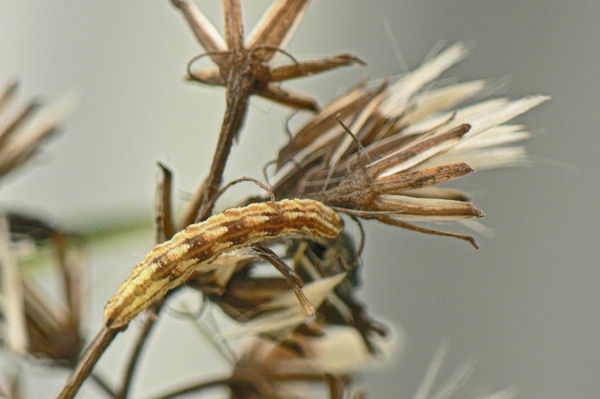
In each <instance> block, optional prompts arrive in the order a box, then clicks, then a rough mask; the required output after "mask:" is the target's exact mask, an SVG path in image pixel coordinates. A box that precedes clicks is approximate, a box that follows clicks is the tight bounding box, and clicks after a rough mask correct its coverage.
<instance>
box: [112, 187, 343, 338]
mask: <svg viewBox="0 0 600 399" xmlns="http://www.w3.org/2000/svg"><path fill="white" fill-rule="evenodd" d="M343 228H344V223H343V221H342V219H341V218H340V216H339V215H338V214H337V213H336V212H335V211H333V210H332V209H331V208H329V207H327V206H325V205H323V204H322V203H321V202H319V201H315V200H308V199H291V200H282V201H277V202H264V203H256V204H251V205H248V206H245V207H243V208H232V209H228V210H226V211H225V212H223V213H221V214H218V215H214V216H212V217H210V218H208V219H207V220H205V221H204V222H201V223H197V224H192V225H189V226H188V227H186V228H185V229H184V230H182V231H180V232H179V233H177V234H175V235H174V236H173V238H171V240H169V241H165V242H163V243H162V244H159V245H157V246H155V247H154V248H153V249H152V250H151V251H150V252H149V253H148V255H146V258H145V259H144V260H143V261H142V262H141V263H139V264H138V265H137V266H136V267H135V268H134V269H133V271H132V272H131V275H130V276H129V278H128V279H127V280H126V281H125V282H124V283H123V284H122V285H121V287H120V288H119V290H118V291H117V293H116V294H115V295H114V296H113V297H112V298H111V300H110V301H109V302H108V304H107V305H106V310H105V313H104V322H105V324H106V326H107V327H110V328H119V327H123V326H125V325H127V324H128V323H129V322H130V321H131V320H132V319H133V318H134V317H135V316H136V315H137V314H138V313H140V312H141V311H143V310H144V309H146V308H148V307H149V306H150V305H151V304H152V303H154V302H156V301H158V300H159V299H161V298H163V297H164V296H165V294H166V293H167V292H168V291H169V290H171V289H173V288H175V287H177V286H179V285H181V284H183V283H185V281H186V280H187V279H188V278H189V277H190V276H191V274H192V273H193V272H194V270H195V269H196V268H197V267H198V266H201V265H203V264H206V263H210V262H212V261H213V260H215V259H216V258H217V257H218V256H219V255H221V254H222V253H224V252H226V251H230V250H233V249H236V248H241V247H246V246H248V245H251V244H254V243H257V242H260V241H263V240H267V239H272V238H277V237H282V236H290V235H301V236H309V237H315V238H335V237H337V236H338V235H339V234H340V233H341V232H342V230H343Z"/></svg>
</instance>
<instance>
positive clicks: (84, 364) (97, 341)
mask: <svg viewBox="0 0 600 399" xmlns="http://www.w3.org/2000/svg"><path fill="white" fill-rule="evenodd" d="M120 331H121V330H120V329H110V328H107V327H103V328H102V329H101V330H100V332H99V333H98V334H97V335H96V337H94V339H93V340H92V342H90V344H89V345H88V347H87V349H86V350H85V352H84V353H83V355H82V356H81V358H80V359H79V363H77V366H76V367H75V369H74V370H73V372H72V373H71V375H70V376H69V379H68V380H67V382H66V383H65V385H64V387H63V389H62V391H60V393H59V394H58V396H57V399H70V398H73V397H74V396H75V394H77V391H79V388H80V387H81V384H83V382H84V381H85V379H86V378H87V377H88V376H89V375H90V373H91V372H92V369H93V368H94V366H95V365H96V362H97V361H98V359H100V356H102V354H103V353H104V351H105V350H106V348H107V347H108V345H110V343H111V342H112V340H113V339H114V338H115V337H116V335H117V334H118V333H119V332H120Z"/></svg>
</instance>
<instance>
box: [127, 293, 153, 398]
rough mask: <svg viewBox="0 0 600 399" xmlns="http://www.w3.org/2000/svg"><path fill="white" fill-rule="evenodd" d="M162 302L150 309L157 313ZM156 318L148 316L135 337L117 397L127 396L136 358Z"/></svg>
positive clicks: (138, 356) (140, 352)
mask: <svg viewBox="0 0 600 399" xmlns="http://www.w3.org/2000/svg"><path fill="white" fill-rule="evenodd" d="M163 303H164V301H161V302H159V303H157V304H155V305H154V306H153V308H152V311H153V312H154V313H155V314H158V312H159V311H160V309H161V308H162V305H163ZM157 320H158V317H152V316H150V317H148V318H147V319H146V322H145V323H144V327H143V328H142V330H141V331H140V333H139V335H138V337H137V339H136V342H135V346H134V347H133V351H132V352H131V354H130V356H129V361H128V363H127V368H126V371H125V375H124V377H123V382H122V384H121V388H120V389H119V391H118V392H117V395H116V398H117V399H125V398H127V395H128V394H129V389H130V387H131V382H132V381H133V376H134V374H135V370H136V366H137V364H138V360H139V359H140V355H141V354H142V351H143V350H144V344H145V343H146V340H147V339H148V337H149V336H150V333H151V332H152V330H153V328H154V326H155V325H156V321H157Z"/></svg>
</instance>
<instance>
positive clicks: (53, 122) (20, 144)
mask: <svg viewBox="0 0 600 399" xmlns="http://www.w3.org/2000/svg"><path fill="white" fill-rule="evenodd" d="M17 88H18V84H17V82H16V81H14V82H10V83H8V84H7V85H5V87H4V88H0V178H2V177H3V176H4V175H6V174H7V173H8V172H10V171H11V170H13V169H15V168H18V167H19V166H21V165H23V164H24V163H25V162H27V161H28V160H29V159H30V158H31V157H32V156H33V155H34V154H35V153H36V152H37V151H38V149H39V147H40V145H41V144H42V143H43V142H44V141H45V140H46V138H48V137H49V136H50V135H52V133H54V132H55V131H56V129H57V127H58V125H59V123H61V121H62V120H63V119H64V117H65V116H66V115H67V114H68V113H69V112H70V110H71V109H72V108H73V106H74V103H75V100H74V98H73V96H65V97H64V98H62V99H61V100H59V101H57V102H56V103H54V104H52V105H50V106H46V107H41V106H40V103H39V101H37V100H35V99H34V100H31V101H29V102H28V103H26V104H25V105H23V106H20V107H17V106H16V105H15V97H16V92H17ZM10 108H17V109H14V110H11V109H10Z"/></svg>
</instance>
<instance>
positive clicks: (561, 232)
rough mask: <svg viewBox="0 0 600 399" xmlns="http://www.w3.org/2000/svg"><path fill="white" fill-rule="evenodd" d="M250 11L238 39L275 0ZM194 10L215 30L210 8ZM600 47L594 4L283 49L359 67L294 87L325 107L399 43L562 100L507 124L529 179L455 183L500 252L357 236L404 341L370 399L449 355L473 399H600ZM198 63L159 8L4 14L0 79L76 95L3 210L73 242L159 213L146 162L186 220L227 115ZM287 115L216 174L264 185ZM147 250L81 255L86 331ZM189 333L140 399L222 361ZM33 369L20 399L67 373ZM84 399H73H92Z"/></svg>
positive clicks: (413, 16)
mask: <svg viewBox="0 0 600 399" xmlns="http://www.w3.org/2000/svg"><path fill="white" fill-rule="evenodd" d="M243 3H244V6H245V9H244V11H245V17H246V18H245V20H246V24H247V28H248V30H249V29H250V27H251V26H252V25H253V24H254V22H255V21H256V19H257V18H258V16H260V14H261V13H262V11H263V10H264V8H265V7H266V6H267V5H268V4H269V2H268V1H257V0H247V1H245V2H243ZM198 4H199V6H200V7H201V8H202V10H204V11H205V12H206V14H207V15H208V16H209V17H210V18H211V20H212V21H214V22H215V24H218V26H219V27H220V26H221V11H220V2H217V1H198ZM386 25H387V26H388V27H389V29H386ZM599 34H600V2H597V1H583V0H580V1H576V2H565V1H558V0H553V1H534V0H530V1H482V0H462V1H458V0H452V1H423V0H404V1H395V0H388V1H373V2H367V1H361V0H344V1H342V0H329V1H315V2H314V4H313V5H312V6H311V7H310V8H309V10H308V13H307V15H306V17H305V19H304V22H303V23H302V25H301V26H300V28H299V30H298V32H297V33H296V35H295V37H294V39H293V40H292V42H291V44H290V46H289V47H288V50H289V51H291V52H292V53H293V54H294V55H295V56H296V57H298V58H300V59H303V58H309V57H312V56H319V55H331V54H334V53H339V52H352V53H354V54H357V55H359V56H360V57H362V58H363V59H364V60H365V61H367V62H368V64H369V66H368V67H367V68H359V67H355V68H351V69H345V70H341V71H339V72H333V73H329V74H326V75H321V76H318V77H315V78H311V79H307V80H304V81H298V82H294V84H293V85H290V86H291V87H294V88H296V89H300V90H304V91H306V92H308V93H313V94H314V95H315V96H316V97H317V98H319V99H320V100H321V102H323V103H325V102H327V101H328V100H330V99H332V98H333V97H334V96H335V95H337V94H340V93H341V92H343V91H344V90H345V89H346V88H348V87H350V86H352V85H353V84H354V83H355V82H356V81H357V80H359V79H361V78H364V77H367V76H368V77H370V78H379V77H383V76H387V75H396V74H401V73H403V72H405V70H406V69H405V66H404V65H403V62H401V61H400V60H399V58H398V56H397V55H396V52H395V47H396V46H397V47H398V48H399V49H400V50H401V53H402V55H403V57H404V59H405V60H406V63H407V64H408V66H409V67H410V68H413V67H415V66H416V65H418V63H419V62H420V61H421V60H422V58H423V57H424V56H425V55H426V54H427V52H428V51H429V50H430V49H431V48H432V47H433V46H434V45H436V43H438V42H439V41H440V40H442V41H444V42H446V43H448V44H450V43H453V42H455V41H456V40H464V41H467V42H468V43H470V44H473V45H474V51H473V53H472V54H471V56H470V57H468V58H467V59H466V60H465V61H463V62H462V63H461V64H459V65H458V66H456V67H454V68H453V69H452V70H451V71H450V72H449V73H447V74H445V75H444V77H456V78H457V79H458V80H470V79H475V78H490V79H493V80H494V81H496V82H505V81H508V82H509V83H508V84H507V85H506V86H504V87H502V89H501V90H500V92H499V95H510V96H511V97H518V96H521V95H526V94H533V93H547V94H550V95H552V97H553V99H552V101H551V102H549V103H546V104H544V105H542V106H541V107H539V108H538V109H535V110H533V111H532V112H529V113H528V114H526V115H524V116H522V117H520V118H519V119H518V120H517V121H519V122H521V123H525V124H526V125H527V126H529V127H530V129H531V130H532V131H533V132H534V135H535V136H534V138H533V139H532V140H531V141H530V142H529V143H528V144H527V146H528V149H529V151H530V153H531V154H532V158H533V160H534V163H535V166H534V167H532V168H524V169H523V168H521V169H507V170H501V171H492V172H481V173H477V174H475V175H473V176H470V177H468V178H465V179H463V181H461V182H459V185H460V187H462V188H464V189H466V190H467V191H468V192H471V193H473V196H474V201H475V203H476V204H477V205H478V206H479V207H480V208H482V209H483V210H485V211H486V213H487V215H488V216H487V218H486V219H485V220H484V222H485V224H486V225H487V226H489V227H491V228H493V230H494V231H495V237H494V238H492V239H490V238H486V237H478V241H479V243H480V245H481V249H480V250H479V251H475V250H473V249H472V248H470V247H469V246H468V245H466V244H465V243H463V242H460V241H458V240H453V239H444V238H435V237H429V236H423V235H421V234H418V233H413V232H408V231H400V230H396V229H392V228H389V227H384V226H381V225H379V224H375V223H369V224H367V227H368V237H367V240H368V241H367V250H366V253H365V256H364V259H365V267H364V289H363V291H362V294H363V296H364V298H366V299H367V300H368V302H369V303H370V309H371V310H372V311H373V312H374V313H376V314H378V315H380V316H382V317H383V318H385V319H387V320H390V321H392V322H393V323H394V324H396V325H398V326H401V327H402V329H403V331H404V334H405V347H404V351H403V354H402V356H401V357H400V359H399V360H398V361H397V362H396V363H395V364H394V366H393V367H388V368H384V369H379V370H375V371H373V372H369V373H367V374H366V376H365V378H364V379H363V380H362V381H361V383H362V385H363V386H364V387H365V389H366V390H367V391H368V392H369V393H371V397H374V398H376V397H380V398H387V397H389V398H391V397H402V398H409V397H411V396H412V395H413V394H414V392H415V390H416V388H417V386H418V383H419V382H420V380H421V378H422V376H423V374H424V372H425V370H426V367H427V365H428V363H429V360H430V358H431V356H432V355H433V353H434V352H435V351H436V349H437V348H438V346H439V345H440V344H441V343H443V342H444V343H447V344H448V345H449V347H450V351H449V355H448V357H447V359H446V361H445V367H444V371H443V375H445V376H448V375H449V373H451V372H452V371H453V370H455V369H457V368H458V367H460V366H461V365H462V364H464V363H465V362H468V361H475V362H476V366H475V373H474V375H473V377H472V379H471V383H470V385H469V388H468V389H472V391H478V390H479V389H480V387H482V386H485V387H488V388H490V389H500V388H503V387H506V386H509V385H515V386H517V387H518V388H519V390H520V393H521V394H520V397H522V398H533V399H538V398H539V399H541V398H595V397H599V396H600V378H599V377H598V376H599V374H600V332H599V331H600V268H599V267H598V266H599V263H600V262H599V261H598V258H599V256H598V255H599V250H598V248H599V246H598V237H599V236H600V234H599V233H600V227H599V226H600V217H599V213H600V212H599V210H600V207H599V205H600V201H599V200H598V195H599V194H600V192H599V189H598V187H599V184H598V183H599V182H600V181H599V178H598V168H599V166H600V164H599V162H598V152H599V150H600V138H599V137H600V134H599V132H598V125H599V122H600V117H599V114H600V113H599V112H598V104H599V103H600V87H599V86H600V84H599V82H600V79H599V78H600V76H599V71H600V68H599V65H600V41H599V40H598V36H599ZM394 41H395V43H394ZM200 52H202V50H201V48H200V47H199V46H198V45H197V44H196V42H195V40H194V39H193V37H192V34H191V33H190V32H189V30H188V28H187V26H186V25H185V24H184V23H183V20H182V18H181V16H180V15H179V13H178V12H176V11H175V10H174V9H173V8H172V7H171V6H170V4H169V2H168V1H166V0H161V1H156V0H155V1H148V0H127V1H114V0H111V1H93V2H92V1H77V2H74V1H66V0H55V1H33V0H21V1H16V0H0V82H5V81H7V80H8V79H9V78H10V77H15V76H16V77H19V78H20V79H21V80H22V82H23V83H24V93H25V94H27V95H34V94H41V95H43V97H44V98H47V99H54V98H56V97H58V96H59V95H60V94H61V93H63V92H65V91H75V92H77V93H79V94H80V95H81V102H80V105H79V107H78V108H77V109H76V110H75V111H74V112H73V114H72V115H71V117H70V118H69V119H68V121H67V123H65V125H64V129H63V134H61V135H60V136H59V137H58V138H57V139H56V140H54V141H53V142H52V143H51V144H50V145H49V146H48V148H47V149H46V151H44V153H43V154H42V156H41V157H39V158H37V160H36V161H35V162H34V165H33V166H32V167H31V166H30V167H29V168H27V169H26V170H24V171H22V172H20V173H17V174H15V175H13V176H11V178H10V180H9V181H8V182H3V183H5V184H4V187H2V193H1V199H0V200H1V204H2V206H8V207H11V208H15V207H17V208H20V209H23V210H29V211H35V212H37V213H41V214H43V215H46V216H49V217H50V218H51V219H52V220H54V221H56V222H58V223H60V224H62V225H63V226H66V227H68V228H72V229H77V228H85V227H86V226H88V225H89V224H90V223H93V222H94V221H98V220H102V221H106V220H119V219H120V218H123V219H125V218H127V217H128V216H130V215H132V214H133V215H148V216H150V215H151V211H152V198H153V187H154V181H155V175H156V167H155V164H156V161H157V160H160V161H163V162H166V163H167V164H168V165H169V166H170V167H171V168H172V169H173V171H174V173H175V179H176V181H175V182H176V187H177V198H178V200H179V202H178V203H179V204H180V205H181V204H182V203H183V201H184V200H185V198H186V197H187V195H188V193H189V192H190V191H192V190H193V189H194V187H195V185H196V184H197V183H198V182H199V181H200V180H201V177H202V176H203V175H204V174H205V173H206V172H207V170H208V167H209V164H210V157H211V156H212V152H213V147H214V144H215V141H216V133H217V132H218V128H219V125H220V120H221V115H222V111H223V102H224V101H223V99H224V96H223V91H222V90H220V89H214V88H205V87H198V86H192V85H188V84H185V83H184V82H183V81H182V76H183V73H184V66H185V63H186V62H187V60H188V59H189V58H191V57H192V56H194V55H196V54H198V53H200ZM506 78H508V79H506ZM286 115H288V111H287V110H284V109H282V108H281V107H278V106H273V105H271V104H270V103H267V102H265V101H262V100H260V99H253V100H252V104H251V110H250V113H249V117H248V119H247V121H246V127H245V129H244V131H243V135H242V138H241V140H240V141H239V143H238V145H237V146H236V147H235V148H234V151H233V155H232V157H231V158H230V163H229V165H228V167H227V171H226V177H227V178H234V177H237V176H240V175H253V176H257V177H258V176H260V167H261V166H262V164H263V163H264V161H265V160H267V159H270V158H272V157H273V155H274V154H275V151H276V148H278V146H279V145H281V144H283V143H284V142H285V140H286V138H285V134H284V133H283V128H282V126H283V122H282V121H283V119H284V118H285V116H286ZM246 188H248V186H246V187H245V188H244V189H246ZM242 190H243V189H242ZM239 192H240V191H238V195H239ZM231 195H236V194H235V192H234V193H233V194H231ZM229 198H232V197H229ZM226 202H227V201H226V200H225V201H224V203H226ZM151 243H152V233H151V231H148V232H147V233H143V234H141V235H139V236H137V237H135V238H134V239H133V240H129V241H127V242H126V243H124V244H123V245H121V246H117V245H115V246H114V248H113V249H112V250H107V249H106V248H104V249H102V250H92V254H91V268H92V275H91V284H90V286H91V289H92V292H93V295H92V303H91V305H90V317H89V319H90V323H89V324H90V331H93V330H95V329H96V328H97V327H98V326H99V325H100V322H101V320H100V319H101V316H100V315H101V311H102V307H103V305H104V303H105V301H106V298H108V297H109V296H110V295H111V293H112V292H113V291H114V289H115V287H116V286H117V285H118V284H119V283H120V281H121V280H122V279H123V278H124V277H125V276H126V275H127V274H128V271H129V269H130V267H131V266H132V265H134V264H135V263H137V261H138V260H139V259H140V258H141V257H142V256H143V255H144V253H145V251H146V250H147V249H148V248H149V247H150V246H151ZM133 329H134V328H130V330H133ZM190 330H191V329H190V328H189V326H187V324H185V323H184V322H182V321H178V320H174V319H173V318H165V320H164V321H161V323H160V325H159V328H158V329H157V330H156V331H155V335H154V337H153V339H152V342H151V345H149V348H148V351H147V353H146V359H145V361H144V366H143V367H142V368H141V369H140V374H139V378H138V379H137V380H136V384H135V389H136V393H137V394H136V395H135V396H136V397H140V396H144V394H148V393H150V392H156V391H157V389H158V387H159V386H160V385H157V382H160V381H165V380H167V381H169V385H170V386H176V385H177V383H178V382H180V381H185V380H188V381H189V380H191V379H193V378H199V377H200V376H203V375H206V376H208V375H211V370H213V369H214V366H213V365H212V364H213V363H212V362H211V360H210V359H212V358H215V355H214V353H213V352H212V351H211V350H207V349H206V346H204V345H203V344H199V345H192V346H190V345H189V344H185V345H184V344H182V342H184V341H183V338H184V337H189V338H190V341H191V342H193V343H195V342H197V341H198V340H197V338H196V336H195V335H194V333H193V332H192V331H190ZM132 335H133V333H132V332H131V331H128V333H127V334H125V338H123V339H121V340H117V341H118V342H117V343H116V344H115V346H114V347H113V348H111V349H110V350H109V351H108V353H107V354H106V357H105V358H104V359H103V360H102V362H101V364H100V366H99V367H100V369H101V370H102V371H103V372H105V373H106V374H108V375H117V374H118V373H119V371H120V370H119V366H118V365H119V364H120V362H119V360H120V359H121V356H122V355H121V354H120V351H123V350H126V348H127V338H131V336H132ZM173 337H177V338H176V340H175V342H174V341H173ZM180 359H183V360H180ZM7 362H9V363H10V360H6V359H5V360H4V361H3V363H4V364H5V365H6V363H7ZM220 369H224V365H223V364H220ZM29 372H30V373H29V379H28V380H27V381H28V391H27V392H28V394H29V396H30V397H47V396H52V395H53V394H54V392H55V391H56V390H57V389H58V387H59V386H60V384H61V383H62V381H63V379H64V378H65V377H66V375H65V374H64V373H59V372H57V371H52V372H48V371H45V369H43V368H41V367H33V368H32V369H31V370H29ZM88 388H89V389H88V390H87V391H86V394H85V395H83V396H82V397H95V396H94V395H97V391H95V389H94V388H90V387H88ZM98 397H99V396H98Z"/></svg>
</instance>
